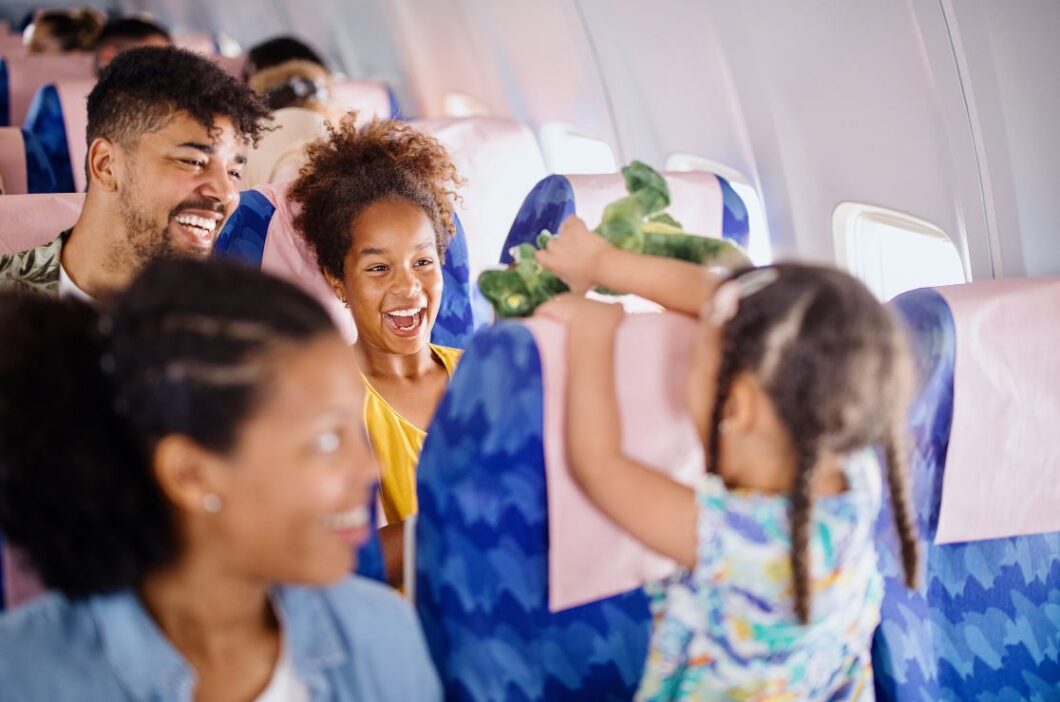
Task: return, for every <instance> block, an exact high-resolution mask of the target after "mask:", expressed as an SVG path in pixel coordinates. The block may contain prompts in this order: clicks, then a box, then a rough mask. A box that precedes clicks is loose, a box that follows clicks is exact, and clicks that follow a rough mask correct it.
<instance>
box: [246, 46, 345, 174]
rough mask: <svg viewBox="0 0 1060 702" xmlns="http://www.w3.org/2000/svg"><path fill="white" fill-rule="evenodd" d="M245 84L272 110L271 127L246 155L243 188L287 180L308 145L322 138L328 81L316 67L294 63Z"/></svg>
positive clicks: (327, 114) (302, 61)
mask: <svg viewBox="0 0 1060 702" xmlns="http://www.w3.org/2000/svg"><path fill="white" fill-rule="evenodd" d="M248 85H249V86H250V88H251V90H253V91H254V92H255V93H257V94H258V95H260V96H261V97H262V99H264V100H265V102H266V103H267V104H268V106H269V108H270V109H272V110H274V112H273V115H272V117H273V127H274V128H273V129H271V130H270V131H269V132H267V133H266V134H264V135H263V136H262V138H261V141H260V142H259V143H258V145H257V146H256V147H255V148H254V149H252V150H251V151H250V153H248V154H247V166H246V169H245V170H244V172H243V184H244V187H246V188H252V187H254V186H256V185H262V184H264V183H277V182H280V181H285V180H291V179H293V178H294V177H295V176H297V175H298V170H299V169H300V168H301V166H302V164H303V163H304V162H305V147H306V146H307V145H308V144H309V142H311V141H314V140H316V139H319V138H321V137H324V136H327V129H326V127H325V126H324V125H325V122H326V121H327V120H328V119H329V118H331V117H332V114H331V111H330V109H329V107H328V103H329V101H330V99H331V77H330V76H329V75H328V72H327V70H325V69H324V68H323V67H322V66H321V65H320V64H317V63H313V62H312V61H306V60H305V59H293V60H291V61H286V62H284V63H281V64H277V65H275V66H270V67H268V68H265V69H263V70H260V71H258V72H257V73H255V74H254V75H253V76H251V77H250V80H249V83H248Z"/></svg>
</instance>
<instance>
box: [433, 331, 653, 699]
mask: <svg viewBox="0 0 1060 702" xmlns="http://www.w3.org/2000/svg"><path fill="white" fill-rule="evenodd" d="M418 495H419V504H420V511H419V517H418V520H417V524H416V542H417V546H416V549H417V559H416V560H417V567H416V597H417V601H416V605H417V608H418V610H419V614H420V618H421V621H422V623H423V627H424V631H425V633H426V635H427V641H428V644H429V646H430V649H431V653H432V655H433V657H434V661H435V664H436V665H437V667H438V670H439V674H440V675H441V677H442V680H443V685H444V687H445V692H446V699H447V700H449V701H450V702H487V701H494V700H497V701H499V700H503V701H505V702H530V701H534V702H544V701H545V700H549V701H550V702H563V701H566V700H571V701H573V700H594V701H597V700H629V699H630V698H631V697H632V695H633V692H634V690H635V689H636V686H637V684H638V682H639V680H640V676H641V672H642V668H643V665H644V659H645V656H646V655H647V648H648V634H649V631H650V626H651V623H650V617H649V613H648V605H647V598H646V597H645V595H644V593H643V591H642V590H635V591H631V592H628V593H625V594H622V595H618V596H616V597H611V598H608V599H605V600H601V601H598V602H594V603H590V604H587V605H584V606H582V607H578V608H575V609H571V610H567V611H564V612H560V613H558V614H552V613H550V612H549V609H548V513H547V507H546V498H545V469H544V455H543V444H542V385H541V363H540V358H539V356H538V352H537V346H536V345H535V343H534V340H533V337H532V336H531V334H530V332H529V331H528V330H527V329H526V328H525V327H523V326H521V325H518V324H514V323H507V324H499V325H496V326H494V327H491V328H489V329H486V330H483V331H480V332H479V333H478V334H477V335H476V336H475V337H474V338H473V339H472V340H471V343H470V345H469V347H468V349H467V350H466V351H465V353H464V357H463V360H462V361H461V363H460V367H459V368H458V369H457V372H456V375H455V376H454V377H453V380H452V383H451V384H450V388H449V391H448V392H447V393H446V395H445V397H444V399H443V400H442V402H441V404H440V405H439V407H438V411H437V413H436V414H435V418H434V421H433V423H432V424H431V428H430V432H429V434H428V437H427V442H426V444H425V445H424V448H423V453H422V454H421V456H420V464H419V468H418Z"/></svg>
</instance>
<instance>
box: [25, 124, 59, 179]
mask: <svg viewBox="0 0 1060 702" xmlns="http://www.w3.org/2000/svg"><path fill="white" fill-rule="evenodd" d="M22 145H23V148H24V149H25V150H26V191H27V192H29V193H58V192H62V191H61V190H59V185H58V183H56V180H55V172H54V171H53V170H52V164H51V162H50V161H49V160H48V154H47V153H45V151H44V147H42V146H41V144H40V141H38V140H37V137H35V136H34V135H33V134H31V133H30V132H28V131H27V130H25V129H23V130H22Z"/></svg>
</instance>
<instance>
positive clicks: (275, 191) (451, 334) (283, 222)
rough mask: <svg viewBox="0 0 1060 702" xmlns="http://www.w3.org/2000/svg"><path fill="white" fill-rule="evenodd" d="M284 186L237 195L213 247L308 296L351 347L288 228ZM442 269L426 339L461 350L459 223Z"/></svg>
mask: <svg viewBox="0 0 1060 702" xmlns="http://www.w3.org/2000/svg"><path fill="white" fill-rule="evenodd" d="M289 187H290V183H280V184H271V185H262V186H259V187H258V188H255V189H253V190H245V191H243V192H242V193H241V194H240V200H239V207H238V208H236V211H235V213H234V214H233V215H232V216H231V217H230V218H229V219H228V221H227V222H226V223H225V226H224V228H223V229H222V230H221V233H220V234H218V236H217V242H216V243H215V244H214V253H215V254H216V255H218V256H221V257H222V258H228V259H233V260H238V261H242V262H244V263H248V264H250V265H254V266H260V267H261V269H262V270H265V271H268V272H270V273H273V274H275V275H278V276H280V277H281V278H286V279H287V280H290V281H292V282H294V283H296V284H297V285H299V286H301V287H303V288H304V289H306V290H307V291H308V292H310V293H311V294H313V295H314V297H316V298H317V299H318V300H319V301H320V302H321V304H323V305H324V307H325V308H326V309H327V310H328V312H329V313H330V314H331V317H332V319H334V320H335V324H336V326H338V328H339V330H340V331H341V332H342V334H343V336H344V337H345V338H346V339H347V340H348V341H350V342H351V343H352V342H353V341H354V340H355V339H356V338H357V330H356V329H355V328H354V325H353V319H352V318H351V316H350V313H349V310H347V309H346V308H345V307H344V306H343V305H342V303H341V302H339V300H338V299H337V298H336V297H335V294H334V293H333V292H332V290H331V288H330V286H328V284H327V281H325V279H324V276H323V274H322V273H321V272H320V269H319V267H318V266H317V263H316V259H315V257H314V256H313V254H312V252H311V251H310V250H309V249H308V247H307V245H306V244H305V242H304V241H303V240H302V237H301V235H300V234H299V233H298V232H297V231H296V230H295V228H294V224H293V222H294V212H293V211H292V207H291V206H290V205H289V204H288V201H287V189H288V188H289ZM455 224H456V236H455V237H454V238H453V239H452V241H450V243H449V249H448V251H447V252H446V257H445V262H444V263H443V265H442V275H443V276H444V281H445V287H444V289H443V293H442V300H441V306H440V308H439V310H438V318H437V319H436V321H435V325H434V330H433V332H432V334H431V341H432V342H434V343H436V344H441V345H444V346H454V347H456V348H463V347H464V346H465V345H466V343H467V339H468V338H469V337H470V336H471V334H472V332H473V331H474V328H473V325H472V318H471V293H470V284H469V282H468V268H467V242H466V239H465V236H464V230H463V226H462V225H461V223H460V219H459V218H458V217H457V218H456V221H455Z"/></svg>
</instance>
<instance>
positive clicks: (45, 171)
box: [0, 127, 56, 195]
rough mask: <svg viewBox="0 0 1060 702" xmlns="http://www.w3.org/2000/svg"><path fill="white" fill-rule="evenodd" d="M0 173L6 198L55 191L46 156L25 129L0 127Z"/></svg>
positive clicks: (53, 178) (53, 176) (37, 142)
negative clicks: (7, 196)
mask: <svg viewBox="0 0 1060 702" xmlns="http://www.w3.org/2000/svg"><path fill="white" fill-rule="evenodd" d="M0 174H2V175H3V179H4V180H3V182H4V188H5V190H4V192H5V193H6V194H7V195H25V194H27V193H53V192H56V185H55V175H54V174H53V173H52V168H51V164H50V163H49V162H48V157H47V155H46V154H45V153H44V149H43V148H41V145H40V142H39V141H37V138H36V137H35V136H33V134H31V133H29V132H27V131H26V130H25V129H19V128H18V127H0Z"/></svg>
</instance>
